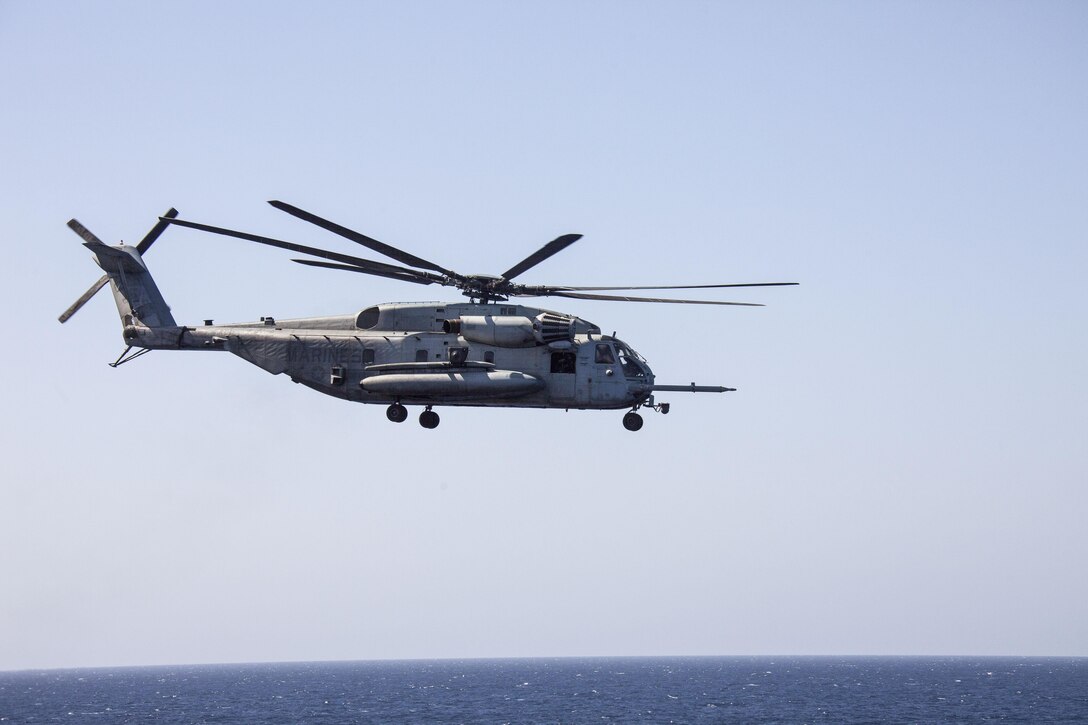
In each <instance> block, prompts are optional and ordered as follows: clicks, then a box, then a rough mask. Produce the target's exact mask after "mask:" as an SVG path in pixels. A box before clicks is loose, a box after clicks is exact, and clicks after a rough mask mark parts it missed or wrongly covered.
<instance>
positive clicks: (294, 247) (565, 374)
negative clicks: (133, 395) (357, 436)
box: [58, 201, 797, 431]
mask: <svg viewBox="0 0 1088 725" xmlns="http://www.w3.org/2000/svg"><path fill="white" fill-rule="evenodd" d="M268 203H269V204H271V205H272V206H273V207H275V208H276V209H279V210H280V211H283V212H286V213H288V214H290V215H292V216H294V217H297V218H299V219H301V220H303V221H306V222H309V223H311V224H314V225H316V226H318V227H321V228H323V229H325V230H327V231H330V232H332V233H334V234H336V235H339V236H341V237H343V238H345V239H349V240H351V241H353V242H356V243H357V244H360V245H362V246H363V247H366V248H368V249H370V250H371V251H374V252H377V253H379V254H381V255H383V256H385V257H388V258H389V259H392V260H393V261H395V262H397V263H398V264H391V263H389V262H378V261H374V260H369V259H363V258H361V257H356V256H353V255H349V254H342V253H339V252H335V251H330V250H326V249H320V248H317V247H309V246H305V245H302V244H295V243H294V242H288V241H282V240H279V239H273V238H271V237H266V236H262V235H258V234H250V233H247V232H240V231H235V230H232V229H226V228H223V227H217V226H211V225H208V224H201V223H197V222H192V221H187V220H184V219H179V218H178V211H177V210H176V209H174V208H171V209H169V210H168V211H167V212H166V213H165V214H163V215H162V216H161V217H159V219H158V221H157V222H156V224H155V225H154V226H153V227H152V228H151V230H150V231H149V232H148V233H147V234H146V235H145V236H144V237H143V239H142V240H141V241H140V242H139V243H138V244H137V245H135V246H130V245H125V244H124V243H121V244H118V245H115V246H111V245H107V244H105V243H104V242H102V241H101V240H100V239H99V238H98V237H96V236H95V235H94V234H93V233H92V232H91V231H89V230H88V229H87V228H86V227H84V226H83V225H82V224H80V223H79V222H78V221H77V220H76V219H72V220H70V221H69V222H68V226H69V227H70V228H71V229H72V230H73V231H74V232H76V234H78V235H79V236H80V237H81V238H82V239H83V246H85V247H87V249H89V250H90V252H91V253H92V254H93V255H94V259H95V261H96V262H97V264H98V266H99V267H101V268H102V270H103V271H104V272H105V274H104V275H103V276H102V277H101V278H100V279H99V280H98V281H97V282H95V283H94V284H93V285H91V287H90V288H89V289H88V290H87V291H86V292H85V293H84V294H83V295H82V296H81V297H80V298H79V299H78V300H76V302H75V303H73V304H72V306H71V307H69V308H68V309H67V310H65V311H64V313H63V314H61V315H60V317H59V318H58V319H59V320H60V322H62V323H63V322H66V321H67V320H68V319H70V318H71V317H72V315H74V314H75V313H76V312H77V311H78V310H79V309H80V308H81V307H82V306H83V305H84V304H86V303H87V302H88V301H89V300H90V299H91V298H92V297H93V296H94V295H95V294H96V293H97V292H98V291H99V290H101V289H102V288H103V287H105V286H106V285H107V284H109V286H110V288H111V289H112V291H113V296H114V301H115V302H116V304H117V311H118V314H119V315H120V317H121V326H122V331H121V334H122V337H123V339H124V342H125V344H126V346H127V347H126V349H125V351H124V352H123V353H121V355H120V356H119V357H118V358H117V360H116V361H114V362H112V363H110V366H111V367H114V368H116V367H118V366H120V365H122V364H123V363H126V362H129V361H131V360H134V359H135V358H137V357H140V356H141V355H144V354H145V353H147V352H150V351H151V350H219V351H227V352H230V353H233V354H234V355H236V356H238V357H240V358H242V359H243V360H245V361H247V362H249V363H252V364H254V365H256V366H257V367H259V368H261V369H263V370H265V371H267V372H269V373H272V374H274V375H279V374H286V375H287V376H288V377H289V378H290V379H291V380H293V381H294V382H296V383H301V384H303V385H305V386H307V387H309V388H311V389H313V390H316V391H318V392H320V393H324V394H326V395H331V396H333V397H336V398H341V399H343V400H348V401H353V402H358V403H370V404H381V405H385V406H387V407H386V417H387V418H388V419H389V420H390V421H392V422H394V423H403V422H404V421H405V420H407V418H408V416H409V413H408V408H407V406H409V405H412V406H421V407H422V408H423V410H422V412H421V413H420V414H419V423H420V425H422V426H423V427H424V428H429V429H433V428H436V427H438V424H439V420H440V419H439V416H438V413H437V412H436V411H435V410H434V408H435V407H438V406H477V407H499V408H501V407H507V408H560V409H566V410H571V409H576V410H627V411H628V412H627V413H626V414H625V415H624V416H623V419H622V422H623V426H624V428H626V429H627V430H630V431H637V430H640V429H641V428H642V425H643V419H642V416H641V415H640V414H639V412H638V411H639V410H641V409H642V408H648V409H650V410H654V411H656V412H659V413H668V412H669V408H670V404H669V403H664V402H662V403H659V402H657V401H656V400H655V393H673V392H690V393H724V392H729V391H733V390H735V388H727V387H723V386H711V385H696V384H695V383H691V384H689V385H660V384H657V383H656V379H655V376H654V373H653V371H652V370H651V369H650V366H649V365H648V363H647V361H646V359H645V358H643V357H642V356H641V355H639V354H638V353H637V352H636V351H635V350H634V348H633V347H631V346H630V345H629V344H628V343H626V342H624V341H623V340H620V339H618V338H617V337H616V336H615V334H614V333H613V334H612V335H606V334H602V332H601V328H600V327H599V326H598V325H595V324H593V323H591V322H589V321H588V320H585V319H583V318H581V317H578V316H576V315H570V314H566V313H562V312H556V311H553V310H546V309H539V308H536V307H528V306H525V305H522V304H519V303H518V302H517V300H519V299H521V298H531V297H561V298H570V299H584V300H612V301H621V302H643V303H667V304H698V305H737V306H745V307H762V305H760V304H757V303H752V302H718V301H711V300H687V299H673V298H661V297H636V296H630V295H626V294H600V293H601V292H619V291H631V290H680V289H711V288H730V287H779V286H787V285H795V284H797V283H796V282H758V283H747V284H699V285H636V286H605V287H601V286H591V287H586V286H565V285H527V284H521V283H520V282H515V281H514V279H515V278H516V277H518V276H519V275H521V274H522V273H524V272H526V271H528V270H529V269H531V268H533V267H535V266H536V265H538V264H540V263H541V262H543V261H544V260H546V259H548V258H549V257H551V256H553V255H555V254H557V253H559V252H561V251H563V250H564V249H566V248H567V247H569V246H570V245H571V244H574V243H575V242H577V241H578V240H579V239H581V238H582V235H580V234H563V235H561V236H559V237H556V238H555V239H553V240H552V241H550V242H548V243H547V244H545V245H544V246H542V247H541V248H539V249H538V250H536V251H535V252H533V253H532V254H530V255H529V256H528V257H526V258H525V259H523V260H521V261H520V262H518V263H517V264H515V265H514V266H512V267H510V268H509V269H507V270H506V271H505V272H503V273H502V274H501V275H486V274H461V273H458V272H455V271H453V270H451V269H447V268H445V267H442V266H440V265H438V264H435V263H434V262H431V261H429V260H426V259H423V258H421V257H417V256H415V255H413V254H410V253H408V252H406V251H403V250H401V249H398V248H397V247H394V246H391V245H388V244H385V243H383V242H380V241H378V240H376V239H373V238H372V237H368V236H366V235H364V234H361V233H359V232H356V231H354V230H352V229H349V228H347V227H344V226H341V225H339V224H336V223H335V222H332V221H329V220H327V219H324V218H322V217H319V216H317V215H315V214H312V213H310V212H308V211H305V210H303V209H300V208H298V207H296V206H292V205H291V204H287V203H285V202H282V201H270V202H268ZM171 225H176V226H181V227H188V228H191V229H196V230H200V231H203V232H208V233H211V234H217V235H223V236H228V237H234V238H237V239H242V240H246V241H250V242H256V243H258V244H263V245H267V246H272V247H278V248H281V249H286V250H289V251H293V252H297V253H300V254H304V255H307V256H306V258H302V259H292V260H291V261H293V262H296V263H298V264H303V265H307V266H311V267H319V268H324V269H330V270H340V271H350V272H357V273H361V274H367V275H374V276H377V277H385V278H389V279H396V280H400V281H403V282H408V283H412V284H419V285H439V286H444V287H454V288H456V289H458V290H460V292H461V293H462V294H463V295H464V296H465V297H467V298H468V300H467V301H466V302H453V303H441V302H418V303H388V304H377V305H371V306H369V307H366V308H365V309H363V310H361V311H359V312H353V313H349V314H342V315H332V316H326V317H305V318H296V319H276V318H273V317H262V318H261V319H260V320H259V321H258V322H249V323H232V324H215V322H214V320H204V321H203V322H204V324H202V325H179V324H178V323H177V322H175V320H174V317H173V315H172V314H171V312H170V308H169V306H167V304H166V302H165V300H164V298H163V296H162V293H161V292H160V291H159V288H158V286H157V285H156V284H155V281H154V279H153V278H152V276H151V273H150V271H149V270H148V268H147V265H146V263H145V262H144V258H143V255H144V254H146V253H147V251H148V249H150V247H151V245H152V244H154V243H155V241H156V240H157V239H158V238H159V237H160V236H161V235H162V234H163V232H164V231H165V230H166V228H167V227H169V226H171Z"/></svg>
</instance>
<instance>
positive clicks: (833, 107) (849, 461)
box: [0, 0, 1088, 669]
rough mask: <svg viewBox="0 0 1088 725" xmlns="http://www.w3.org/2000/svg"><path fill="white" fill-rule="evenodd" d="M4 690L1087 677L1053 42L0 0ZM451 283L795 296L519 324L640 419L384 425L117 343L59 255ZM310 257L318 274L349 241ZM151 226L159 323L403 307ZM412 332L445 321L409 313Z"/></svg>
mask: <svg viewBox="0 0 1088 725" xmlns="http://www.w3.org/2000/svg"><path fill="white" fill-rule="evenodd" d="M0 68H3V69H4V71H3V73H2V74H0V93H2V98H3V109H4V110H3V112H2V113H0V138H2V139H3V143H2V144H0V154H2V155H0V169H2V170H0V204H2V209H3V214H2V215H0V220H2V221H0V229H2V230H3V239H4V242H5V244H6V247H5V248H6V249H7V250H8V251H9V255H8V264H7V268H8V271H9V274H8V279H7V283H6V284H5V285H3V288H2V289H3V291H2V293H0V294H2V295H3V298H2V302H3V309H5V310H6V311H7V315H6V317H7V329H6V333H5V338H6V342H5V344H4V352H5V354H4V355H2V356H0V360H2V362H0V365H2V366H3V367H2V370H0V374H2V376H3V379H4V381H5V384H4V386H3V390H4V392H3V401H4V406H3V407H4V411H5V415H3V416H2V417H0V421H2V422H0V425H2V426H3V431H2V436H0V441H2V442H0V446H2V449H3V451H4V458H5V461H6V468H7V472H6V474H5V475H4V476H3V482H2V483H0V548H2V550H3V552H4V554H3V556H2V557H0V581H2V582H3V586H2V590H3V594H2V596H0V669H20V668H30V667H59V666H77V665H122V664H157V663H182V662H226V661H265V660H318V659H369V658H403V657H412V658H416V657H485V656H538V655H656V654H748V653H764V654H1022V655H1088V617H1085V615H1084V603H1085V601H1088V579H1086V577H1085V576H1084V571H1085V568H1086V565H1088V527H1085V525H1084V512H1085V510H1086V508H1088V494H1086V492H1085V485H1086V483H1088V445H1086V444H1085V443H1086V441H1085V438H1086V431H1088V383H1086V371H1088V349H1086V345H1088V343H1086V336H1085V330H1086V324H1085V323H1086V321H1088V292H1086V286H1085V275H1086V272H1088V251H1086V250H1088V133H1086V132H1085V129H1086V128H1088V92H1086V91H1088V84H1086V81H1088V6H1086V5H1085V4H1084V3H1081V2H1069V3H1060V2H1043V3H1028V2H1023V3H1009V2H956V3H943V2H941V3H938V2H933V3H927V2H904V3H895V2H885V3H860V2H859V3H809V2H798V3H751V4H731V3H694V2H692V3H668V4H658V3H628V2H624V3H607V2H601V3H580V2H577V3H575V2H571V3H562V2H561V3H546V4H545V3H536V4H530V3H500V2H495V3H439V2H433V3H412V2H409V3H381V4H378V3H357V2H346V3H335V2H327V3H318V4H299V3H268V2H239V3H226V4H224V3H211V2H192V3H180V4H178V3H174V4H169V5H168V4H164V3H144V2H131V3H121V2H99V3H77V2H51V3H35V2H13V1H10V0H9V1H8V2H2V3H0ZM274 198H278V199H284V200H286V201H289V202H292V203H294V204H297V205H299V206H302V207H304V208H308V209H312V210H313V211H315V212H317V213H319V214H323V215H325V216H327V217H329V218H332V219H335V220H337V221H339V222H341V223H343V224H346V225H348V226H351V227H354V228H356V229H359V230H360V231H363V232H366V233H368V234H371V235H373V236H375V237H377V238H379V239H382V240H385V241H388V242H390V243H393V244H397V245H400V246H402V247H405V248H407V249H408V250H410V251H412V252H414V253H416V254H419V255H421V256H423V257H426V258H428V259H434V260H436V261H439V262H441V263H442V264H445V265H447V266H450V267H453V268H455V269H458V270H462V271H465V272H485V273H497V272H500V271H501V270H503V269H506V268H507V267H509V266H510V265H511V264H512V263H513V262H515V261H517V260H519V259H521V258H522V257H523V256H525V255H526V254H527V253H528V252H529V251H531V250H533V249H535V248H536V247H538V246H539V245H541V244H542V243H544V242H545V241H547V240H549V239H552V238H554V237H555V236H557V235H558V234H561V233H566V232H580V233H582V234H585V235H586V236H585V238H584V239H583V240H582V241H581V242H579V243H578V244H576V245H575V246H573V247H571V248H570V249H568V250H567V251H565V252H564V253H563V254H561V255H560V256H557V257H554V258H552V259H551V260H548V261H547V262H545V263H544V264H541V265H540V266H539V267H537V268H535V269H534V270H532V272H531V273H527V274H526V275H525V278H524V281H526V282H534V283H556V284H601V285H608V284H638V283H671V284H675V283H684V282H688V283H711V282H748V281H764V280H796V281H800V282H801V283H802V286H800V287H797V288H787V289H778V290H775V289H770V290H750V291H740V292H738V293H737V294H735V295H731V296H730V297H725V296H723V297H725V298H726V299H729V298H732V299H739V300H745V301H760V302H766V303H768V305H769V306H768V307H766V308H757V309H749V308H706V309H677V308H673V307H666V306H657V307H654V306H641V305H622V304H611V303H601V302H584V303H579V302H577V301H573V300H572V301H570V304H550V305H548V306H551V307H554V308H557V309H560V310H563V311H568V312H572V313H576V314H579V315H581V316H583V317H586V318H588V319H590V320H592V321H594V322H596V323H597V324H599V325H600V326H601V327H602V328H605V329H606V330H607V331H612V330H616V331H617V333H618V334H619V335H620V336H621V337H623V338H624V339H627V340H629V341H630V342H631V343H632V344H633V345H634V346H635V347H636V348H637V349H639V350H640V351H641V352H642V353H643V354H644V355H645V356H646V357H647V358H648V359H649V361H650V363H651V365H652V366H653V367H654V370H655V372H656V373H657V375H658V379H659V381H660V382H676V383H686V382H689V381H692V380H694V381H697V382H700V383H706V384H719V385H729V386H733V387H736V388H739V391H738V392H736V393H730V394H728V395H726V396H691V395H688V396H683V395H673V396H670V398H669V399H670V401H671V402H672V403H673V409H672V412H671V414H670V415H669V416H667V417H665V416H658V415H654V416H650V417H648V419H647V423H646V426H645V428H644V429H643V430H642V431H641V432H640V433H638V434H631V433H628V432H627V431H625V430H623V428H622V427H621V425H620V421H619V418H620V415H619V414H617V413H607V412H584V413H563V412H561V411H517V410H513V411H487V410H473V409H454V410H450V411H448V412H445V413H444V415H443V423H442V426H441V427H440V428H439V429H438V430H436V431H425V430H423V429H421V428H420V427H419V426H417V425H414V424H411V425H408V424H406V425H402V426H394V425H391V424H389V423H388V422H387V421H386V420H385V416H384V414H383V411H382V409H381V408H380V407H376V406H360V405H352V404H347V403H344V402H340V401H337V400H335V399H332V398H327V397H324V396H320V395H317V394H315V393H312V392H309V391H307V390H306V389H304V388H302V387H301V386H297V385H292V384H290V382H289V381H288V380H286V379H285V378H283V377H272V376H270V375H268V374H266V373H264V372H262V371H261V370H259V369H257V368H254V367H252V366H249V365H247V364H246V363H244V362H242V361H241V360H239V359H237V358H234V357H232V356H229V355H213V354H209V355H197V354H181V353H167V352H156V353H153V354H151V355H149V356H147V357H145V358H143V359H141V360H139V361H137V362H134V363H132V364H131V365H126V366H124V367H122V368H120V369H117V370H112V369H110V368H108V367H107V366H106V363H107V362H108V361H111V360H113V359H114V358H115V357H116V356H117V355H118V354H119V353H120V352H121V350H122V349H123V345H122V341H121V338H120V335H119V332H120V330H119V324H118V322H117V318H116V312H115V309H114V307H113V304H112V301H111V300H110V299H109V295H106V294H102V295H100V296H99V297H98V298H96V299H94V300H93V301H92V302H91V303H90V304H89V305H88V306H87V307H86V308H84V310H83V311H82V312H80V314H79V315H77V316H76V317H75V318H73V320H72V321H70V322H69V323H68V324H67V325H64V326H61V325H59V324H58V323H57V322H56V316H57V315H58V314H59V313H60V312H61V311H62V310H63V309H64V308H65V307H67V306H68V305H69V304H70V303H71V302H72V301H73V300H74V299H75V298H76V297H77V296H78V295H79V294H80V293H81V292H82V291H83V290H84V289H86V287H87V285H88V284H90V283H91V282H92V281H93V280H94V279H96V278H97V276H98V274H99V271H98V269H97V267H95V266H94V264H93V262H92V261H91V260H90V259H89V255H88V254H87V252H86V251H85V250H84V249H83V248H82V247H80V246H79V243H78V242H79V240H78V239H77V238H76V236H75V235H73V234H72V233H71V232H70V231H69V230H68V229H67V228H65V222H66V221H67V220H68V219H69V218H70V217H73V216H75V217H78V218H79V219H80V220H81V221H82V222H84V223H85V224H86V225H87V226H88V227H89V228H91V229H92V230H93V231H95V232H96V233H97V234H98V235H99V236H100V237H102V238H103V239H105V240H107V241H111V242H115V241H117V240H119V239H124V240H125V241H128V242H135V241H137V240H138V239H139V238H140V237H141V236H142V235H143V234H144V232H145V231H146V230H147V229H148V228H149V227H150V226H151V225H152V224H153V223H154V221H155V217H156V216H157V215H158V214H160V213H162V212H163V211H164V210H166V209H167V208H168V207H170V206H176V207H177V208H178V209H180V210H181V212H182V216H183V217H187V218H191V219H194V220H198V221H205V222H209V223H213V224H221V225H224V226H233V227H236V228H242V229H246V230H249V231H254V232H260V233H265V234H269V235H271V236H276V237H281V238H290V239H294V240H297V241H299V242H301V243H309V244H327V245H333V246H336V247H337V248H338V249H341V250H342V251H348V252H351V251H354V250H352V249H350V248H349V246H343V245H338V242H337V240H336V239H335V238H333V237H332V236H331V235H328V234H325V233H324V232H322V231H321V230H317V229H314V228H311V227H309V226H308V225H305V224H303V223H301V222H299V221H298V220H295V219H292V218H290V217H288V216H287V215H284V214H282V213H280V212H277V211H276V210H274V209H272V208H271V207H269V206H267V205H266V204H265V203H264V202H265V200H267V199H274ZM346 244H347V243H345V245H346ZM289 256H290V255H289V254H287V253H283V252H280V251H278V250H272V249H266V248H259V247H256V246H251V245H246V244H244V243H242V242H238V241H236V240H229V239H221V238H213V237H208V236H206V235H200V234H198V233H196V232H192V231H190V230H182V229H171V230H169V231H168V232H167V233H166V234H165V235H164V236H163V238H162V239H161V240H160V241H159V243H158V244H157V245H156V247H155V248H154V249H153V250H152V252H151V253H150V254H149V255H148V264H149V266H150V268H151V269H152V271H153V272H154V273H155V276H156V279H157V280H158V282H159V284H160V287H161V288H162V290H163V292H164V294H165V296H166V298H167V301H168V302H169V303H170V304H171V306H172V307H173V310H174V314H175V316H176V317H177V318H178V319H179V320H180V321H183V322H199V321H200V320H203V319H205V318H215V319H216V320H217V321H223V322H226V321H235V320H237V321H243V320H253V319H256V318H257V317H259V316H261V315H275V316H277V317H287V316H303V315H313V314H333V313H341V312H350V311H354V310H358V309H361V308H362V307H365V306H367V305H369V304H372V303H375V302H381V301H393V300H411V299H420V298H421V297H420V293H421V291H422V292H423V297H422V299H426V298H428V297H430V298H434V297H437V296H442V295H443V292H442V291H441V290H439V291H432V290H430V289H424V288H417V287H414V286H408V285H403V284H398V283H396V282H393V281H388V280H380V279H369V278H360V277H359V276H358V275H348V274H337V273H335V272H329V271H323V270H316V269H306V268H301V267H299V266H298V265H293V264H291V263H290V262H288V261H287V260H288V258H289ZM446 297H448V298H452V295H448V294H447V295H446Z"/></svg>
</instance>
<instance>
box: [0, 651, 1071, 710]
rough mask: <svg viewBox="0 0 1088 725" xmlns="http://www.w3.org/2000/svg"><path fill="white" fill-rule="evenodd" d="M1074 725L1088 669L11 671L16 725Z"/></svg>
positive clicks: (674, 663)
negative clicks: (141, 724) (1004, 724)
mask: <svg viewBox="0 0 1088 725" xmlns="http://www.w3.org/2000/svg"><path fill="white" fill-rule="evenodd" d="M992 721H1006V722H1023V723H1073V722H1088V659H1085V658H1021V657H1007V658H979V657H939V658H934V657H909V658H901V657H677V658H672V657H653V658H589V659H578V658H572V659H509V660H498V659H496V660H412V661H385V662H382V661H374V662H332V663H329V662H325V663H291V664H249V665H204V666H176V667H126V668H103V669H72V670H35V671H21V672H0V722H4V723H69V724H72V723H138V722H152V723H188V724H194V723H245V724H247V725H254V724H259V723H321V724H326V725H341V724H346V723H613V722H618V723H629V722H637V723H722V722H735V723H822V722H833V723H885V722H886V723H974V722H992Z"/></svg>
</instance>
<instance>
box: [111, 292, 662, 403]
mask: <svg viewBox="0 0 1088 725" xmlns="http://www.w3.org/2000/svg"><path fill="white" fill-rule="evenodd" d="M207 322H208V323H209V324H205V325H200V326H185V327H181V326H176V327H159V328H149V327H147V326H144V325H139V324H135V325H126V326H125V330H124V335H125V339H126V341H127V342H128V343H129V344H130V345H132V346H135V347H144V348H149V349H174V350H177V349H183V350H225V351H228V352H231V353H233V354H235V355H237V356H238V357H241V358H242V359H244V360H246V361H248V362H250V363H253V364H254V365H257V366H258V367H260V368H262V369H264V370H266V371H268V372H270V373H273V374H286V375H287V376H288V377H290V378H291V379H292V380H293V381H295V382H297V383H301V384H303V385H306V386H307V387H310V388H312V389H314V390H317V391H319V392H322V393H325V394H327V395H331V396H333V397H337V398H341V399H345V400H350V401H355V402H359V403H380V404H383V405H388V404H389V403H392V402H399V403H402V404H423V405H461V406H488V407H537V408H576V409H621V408H631V407H633V406H637V405H639V404H641V403H643V402H645V401H646V400H647V399H648V398H649V397H650V395H651V393H652V392H653V384H654V376H653V373H652V371H651V370H650V368H649V366H648V365H647V364H646V362H645V360H643V359H642V358H641V356H639V355H638V354H637V353H635V352H634V351H633V350H632V349H631V348H630V347H629V346H627V345H626V344H625V343H623V342H622V341H621V340H618V339H616V338H614V337H612V336H609V335H602V334H601V330H600V328H599V327H597V326H596V325H594V324H592V323H590V322H588V321H586V320H583V319H581V318H578V317H571V316H567V315H563V314H561V313H557V312H552V311H549V310H543V309H538V308H533V307H526V306H523V305H517V304H511V303H507V302H492V303H487V304H481V303H475V302H461V303H449V304H443V303H440V302H429V303H428V302H424V303H401V304H381V305H375V306H372V307H368V308H366V309H364V310H362V311H361V312H359V313H357V314H346V315H336V316H329V317H310V318H299V319H285V320H277V319H274V318H272V317H265V318H262V319H261V321H260V322H256V323H243V324H229V325H215V324H210V323H211V321H207Z"/></svg>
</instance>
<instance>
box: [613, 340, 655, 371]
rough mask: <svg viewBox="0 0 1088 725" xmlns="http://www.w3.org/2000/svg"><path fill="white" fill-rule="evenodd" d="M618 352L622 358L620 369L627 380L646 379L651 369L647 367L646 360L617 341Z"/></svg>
mask: <svg viewBox="0 0 1088 725" xmlns="http://www.w3.org/2000/svg"><path fill="white" fill-rule="evenodd" d="M616 352H617V353H618V354H619V357H620V367H621V368H622V369H623V376H624V377H625V378H644V377H646V374H647V372H649V369H648V368H647V367H646V359H645V358H644V357H642V356H641V355H639V354H638V353H637V352H635V351H634V350H632V349H631V348H629V347H627V345H626V344H624V343H622V342H620V341H618V340H617V341H616Z"/></svg>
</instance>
